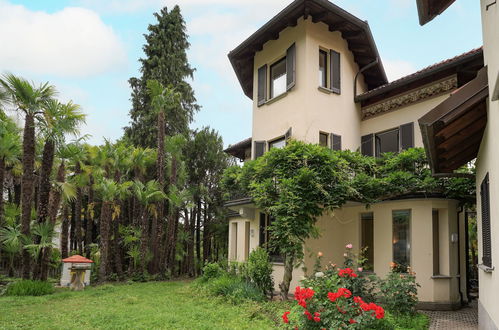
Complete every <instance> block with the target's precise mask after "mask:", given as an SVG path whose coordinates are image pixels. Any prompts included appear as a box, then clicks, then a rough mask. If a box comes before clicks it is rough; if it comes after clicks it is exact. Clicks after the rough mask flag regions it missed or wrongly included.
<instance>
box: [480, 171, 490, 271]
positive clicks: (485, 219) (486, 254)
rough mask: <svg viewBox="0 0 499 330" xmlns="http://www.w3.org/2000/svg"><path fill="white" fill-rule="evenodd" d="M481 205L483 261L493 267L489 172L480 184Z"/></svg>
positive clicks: (485, 264)
mask: <svg viewBox="0 0 499 330" xmlns="http://www.w3.org/2000/svg"><path fill="white" fill-rule="evenodd" d="M480 202H481V203H480V205H481V209H482V210H481V211H482V212H481V213H482V263H483V265H484V266H487V267H490V268H492V249H491V235H490V234H491V233H490V192H489V174H488V173H487V175H485V178H484V179H483V181H482V183H481V184H480Z"/></svg>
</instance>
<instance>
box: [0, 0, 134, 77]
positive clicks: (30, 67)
mask: <svg viewBox="0 0 499 330" xmlns="http://www.w3.org/2000/svg"><path fill="white" fill-rule="evenodd" d="M0 45H2V49H1V51H0V71H12V72H15V71H21V72H23V73H34V74H53V75H57V76H61V77H88V76H92V75H95V74H99V73H103V72H106V71H109V70H112V69H116V68H120V67H122V66H123V65H124V64H126V52H125V48H124V45H123V44H122V42H121V41H120V40H119V38H118V36H117V35H116V34H115V32H114V31H113V29H112V28H111V27H110V26H107V25H106V24H104V22H103V21H102V20H101V19H100V17H99V15H97V13H95V12H93V11H91V10H88V9H84V8H76V7H68V8H64V9H63V10H61V11H58V12H55V13H46V12H43V11H30V10H29V9H27V8H26V7H24V6H21V5H13V4H10V3H8V2H5V1H2V0H0Z"/></svg>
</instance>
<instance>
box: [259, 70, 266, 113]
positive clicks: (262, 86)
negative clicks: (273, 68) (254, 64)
mask: <svg viewBox="0 0 499 330" xmlns="http://www.w3.org/2000/svg"><path fill="white" fill-rule="evenodd" d="M265 101H267V64H265V65H264V66H262V67H260V68H259V69H258V106H261V105H262V104H264V103H265Z"/></svg>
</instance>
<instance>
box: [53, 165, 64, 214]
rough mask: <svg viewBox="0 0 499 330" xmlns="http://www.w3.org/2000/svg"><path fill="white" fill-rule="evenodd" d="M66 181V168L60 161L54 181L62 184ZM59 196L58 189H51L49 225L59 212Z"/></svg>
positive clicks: (60, 194)
mask: <svg viewBox="0 0 499 330" xmlns="http://www.w3.org/2000/svg"><path fill="white" fill-rule="evenodd" d="M65 179H66V166H65V165H64V161H61V164H60V165H59V168H58V169H57V175H56V179H55V180H56V181H57V182H64V181H65ZM61 196H62V193H61V191H60V190H59V189H53V190H52V191H51V192H50V201H49V219H50V223H52V224H55V221H56V219H57V212H58V211H59V207H60V204H61Z"/></svg>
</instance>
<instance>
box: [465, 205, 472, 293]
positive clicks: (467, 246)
mask: <svg viewBox="0 0 499 330" xmlns="http://www.w3.org/2000/svg"><path fill="white" fill-rule="evenodd" d="M468 222H469V218H468V211H466V212H465V213H464V239H465V242H464V251H465V264H466V296H467V298H468V303H470V302H471V295H470V267H469V266H470V241H469V232H468Z"/></svg>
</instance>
